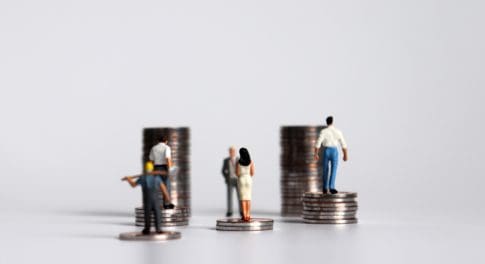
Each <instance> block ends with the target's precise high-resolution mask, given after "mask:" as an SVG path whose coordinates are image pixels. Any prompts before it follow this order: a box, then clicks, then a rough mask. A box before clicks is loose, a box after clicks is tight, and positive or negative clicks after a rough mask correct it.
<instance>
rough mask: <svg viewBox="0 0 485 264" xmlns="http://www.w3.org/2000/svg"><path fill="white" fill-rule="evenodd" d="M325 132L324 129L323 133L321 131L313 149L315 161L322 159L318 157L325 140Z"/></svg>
mask: <svg viewBox="0 0 485 264" xmlns="http://www.w3.org/2000/svg"><path fill="white" fill-rule="evenodd" d="M323 132H324V131H323V129H322V131H320V135H319V136H318V139H317V142H316V143H315V148H314V149H313V158H314V159H315V160H318V159H320V157H319V156H318V153H320V147H321V146H322V143H323V140H324V138H325V136H324V133H323Z"/></svg>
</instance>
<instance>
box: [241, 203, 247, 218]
mask: <svg viewBox="0 0 485 264" xmlns="http://www.w3.org/2000/svg"><path fill="white" fill-rule="evenodd" d="M241 206H242V211H243V216H242V220H246V217H247V207H246V201H241Z"/></svg>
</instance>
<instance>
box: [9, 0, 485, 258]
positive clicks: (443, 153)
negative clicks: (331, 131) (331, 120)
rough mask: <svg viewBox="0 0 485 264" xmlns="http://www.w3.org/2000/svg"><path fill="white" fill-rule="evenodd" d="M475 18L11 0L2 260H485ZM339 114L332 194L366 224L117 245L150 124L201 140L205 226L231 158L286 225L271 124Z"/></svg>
mask: <svg viewBox="0 0 485 264" xmlns="http://www.w3.org/2000/svg"><path fill="white" fill-rule="evenodd" d="M484 12H485V2H484V1H480V0H477V1H473V0H468V1H462V0H460V1H458V0H443V1H436V0H410V1H398V0H369V1H361V0H344V1H326V0H315V1H313V0H291V1H290V0H248V1H222V0H208V1H198V0H187V1H184V0H181V1H152V0H146V1H145V0H143V1H124V0H121V1H120V0H116V1H115V0H95V1H94V0H86V1H66V0H47V1H33V0H25V1H1V2H0V126H1V129H0V172H1V173H2V178H1V179H2V180H1V190H0V208H6V209H5V210H2V211H1V214H0V217H1V219H2V220H1V221H2V226H1V230H2V234H5V235H2V237H1V238H0V239H1V248H0V252H1V254H0V258H1V260H2V264H3V263H5V261H4V260H8V261H7V263H8V264H10V263H22V262H23V263H32V262H34V261H36V260H46V261H48V260H49V262H50V263H64V261H62V262H61V260H68V259H69V260H70V261H69V262H72V261H79V262H82V261H81V260H85V259H95V258H99V259H102V260H105V261H106V262H108V261H109V262H112V260H117V261H119V262H123V261H125V262H132V263H133V262H135V261H136V260H138V258H142V259H143V260H146V262H150V260H151V259H150V258H155V260H157V259H156V258H160V259H159V260H160V262H162V261H163V259H162V258H161V256H162V255H158V254H162V253H163V254H164V255H166V256H169V257H168V258H167V259H172V258H174V257H175V256H179V257H181V258H184V259H186V260H187V261H188V260H189V259H191V260H192V261H191V262H194V261H200V258H198V257H200V256H201V255H205V256H206V258H208V259H209V258H211V255H214V254H209V253H213V252H217V255H216V256H215V257H212V258H217V259H222V260H227V259H236V260H239V261H242V260H241V259H240V258H238V256H239V255H240V254H243V253H242V252H250V254H249V256H251V258H253V257H254V256H258V257H261V258H263V259H272V260H275V261H277V260H281V262H291V261H292V260H294V259H296V258H297V257H298V256H302V255H305V253H307V252H303V253H301V250H300V249H301V248H303V247H304V246H305V245H309V246H310V247H312V248H314V249H318V250H319V251H318V253H314V254H313V255H307V257H308V258H311V259H312V260H313V261H323V259H324V258H325V257H327V258H332V259H336V258H337V256H338V257H339V258H341V259H343V260H349V262H357V261H358V260H359V261H360V260H362V261H363V262H370V261H372V260H382V262H384V261H386V262H387V263H388V262H389V261H387V260H392V262H393V263H394V262H398V261H402V262H404V261H405V260H409V259H411V260H416V261H419V260H430V259H432V258H436V259H440V260H442V261H450V262H451V261H453V260H456V261H459V260H461V259H460V258H462V260H480V255H479V253H478V251H477V246H476V245H479V244H483V240H484V239H483V237H484V236H483V226H481V225H478V226H477V225H476V223H478V221H477V219H479V220H483V218H484V217H485V212H484V209H483V201H484V200H485V195H484V193H483V191H482V189H483V185H484V183H485V180H484V179H485V178H484V177H483V171H485V163H484V162H483V157H485V137H484V136H483V135H484V134H485V129H484V125H483V121H482V120H483V116H485V111H484V109H485V108H484V107H483V98H485V95H484V93H485V92H484V89H483V87H485V75H484V74H483V69H485V49H484V47H485V31H484V30H483V25H485V16H484V15H483V14H484ZM167 109H169V110H167ZM328 114H333V115H334V116H335V125H336V126H337V127H338V128H339V129H341V130H342V132H343V133H344V135H345V136H346V140H347V143H348V145H349V162H347V163H345V164H344V163H341V167H340V168H339V175H338V178H337V181H336V184H337V187H338V189H340V190H348V191H357V192H358V193H359V195H360V198H359V202H360V203H361V204H362V205H363V206H364V207H363V208H362V210H361V212H360V215H361V219H362V221H361V224H359V225H358V227H357V228H355V227H351V228H349V229H345V230H344V231H342V230H340V229H339V230H333V229H332V228H330V227H318V229H320V228H321V229H323V230H319V231H318V232H314V231H312V229H310V230H309V231H307V228H309V227H306V226H305V227H303V226H300V225H294V224H292V225H290V224H278V226H279V227H278V230H276V231H275V232H273V233H271V234H267V233H265V234H261V236H259V235H258V236H253V235H242V234H219V233H214V232H211V231H210V230H207V229H206V228H207V226H210V225H209V224H210V223H213V222H214V221H215V219H212V218H214V217H207V218H203V217H202V218H197V217H198V216H197V214H195V216H196V218H195V219H194V224H195V226H194V228H191V229H188V230H187V231H186V232H184V235H185V236H184V237H185V238H184V239H183V240H181V241H180V242H175V243H174V244H168V245H165V246H164V248H163V250H162V251H161V252H158V251H157V252H155V251H154V249H157V248H158V247H157V246H153V245H148V246H145V245H142V244H140V245H138V244H137V245H134V244H123V243H121V242H119V241H113V239H112V238H113V236H116V235H117V233H119V232H121V231H126V229H131V227H130V226H119V225H114V224H113V223H118V222H123V223H126V222H131V220H130V219H128V218H126V219H125V218H122V219H118V218H117V217H104V216H103V215H104V214H109V212H120V211H121V212H126V211H130V210H131V209H130V210H127V209H126V208H133V207H134V206H137V205H138V204H139V199H140V193H139V190H130V189H129V187H128V186H127V185H126V184H125V183H122V182H120V181H119V179H120V178H121V177H122V176H125V175H127V174H135V173H138V172H139V171H140V170H141V162H140V159H141V136H142V135H141V130H142V128H143V127H152V126H181V125H185V126H190V127H191V129H192V130H191V131H192V156H191V161H192V166H191V168H192V182H191V184H192V201H193V207H194V210H195V211H194V212H195V213H197V210H199V212H201V213H204V209H206V208H207V209H212V210H213V212H218V213H220V214H222V213H223V212H221V211H223V208H224V206H225V200H224V197H225V187H224V184H223V178H222V175H220V169H221V166H222V159H223V158H224V156H226V154H227V148H228V147H229V146H230V145H233V144H235V145H237V146H246V147H247V148H248V149H249V150H250V152H251V154H252V157H253V160H254V161H255V164H256V175H255V178H254V185H253V186H254V188H253V198H254V199H253V202H254V205H255V207H254V208H256V209H260V210H262V209H265V211H270V212H278V211H279V204H280V201H279V197H280V194H279V176H280V172H279V153H280V148H279V127H280V126H281V125H293V124H315V125H316V124H323V122H324V118H325V116H326V115H328ZM208 150H210V151H208ZM68 208H70V209H69V210H68ZM214 209H217V211H216V210H214ZM46 211H48V212H52V211H54V212H59V211H60V212H65V211H68V212H74V213H73V215H71V216H69V214H67V215H65V213H64V215H63V214H62V213H61V216H59V215H58V214H52V213H50V214H45V212H46ZM83 211H87V212H98V213H97V214H100V215H99V216H89V215H87V216H83V215H78V213H76V212H83ZM4 212H7V213H4ZM24 212H29V214H28V215H27V216H28V218H25V219H22V218H21V217H22V214H24ZM423 214H424V215H425V216H422V215H423ZM436 219H440V220H443V219H444V220H443V221H445V222H444V223H441V222H437V221H435V220H436ZM475 221H477V222H475ZM312 228H317V227H312ZM290 232H291V233H290ZM293 238H295V239H296V241H298V242H299V243H293V241H294V240H292V239H293ZM322 238H323V240H320V239H322ZM205 240H208V241H209V242H208V243H204V241H205ZM225 241H227V242H225ZM318 241H320V242H318ZM319 243H321V244H319ZM343 244H347V245H349V244H350V245H351V247H352V249H351V251H352V252H354V254H346V252H347V251H346V250H348V249H346V248H345V247H343V246H342V245H343ZM325 246H326V247H325ZM267 248H272V249H277V251H276V252H271V254H269V253H266V254H263V253H265V251H264V250H265V249H267ZM167 249H169V250H168V252H167ZM182 249H183V250H185V251H183V250H182ZM187 250H188V251H189V252H190V253H185V252H186V251H187ZM207 252H208V253H207ZM143 253H146V254H143ZM310 256H311V257H310ZM446 256H448V257H446ZM196 258H198V259H196ZM252 260H254V259H252ZM476 262H478V261H476Z"/></svg>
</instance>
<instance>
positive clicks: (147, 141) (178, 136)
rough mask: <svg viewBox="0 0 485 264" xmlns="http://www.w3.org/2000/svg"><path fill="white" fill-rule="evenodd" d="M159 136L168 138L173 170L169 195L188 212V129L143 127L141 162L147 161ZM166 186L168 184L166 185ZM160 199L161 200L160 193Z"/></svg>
mask: <svg viewBox="0 0 485 264" xmlns="http://www.w3.org/2000/svg"><path fill="white" fill-rule="evenodd" d="M161 136H166V137H167V138H168V145H169V146H170V148H171V154H172V162H173V166H174V168H176V169H175V170H173V171H171V172H170V181H171V183H170V187H169V188H170V197H171V199H172V203H173V204H175V206H176V207H182V208H184V210H187V211H188V213H189V214H190V129H189V128H187V127H181V128H170V127H162V128H145V129H143V149H142V150H143V156H142V164H145V162H147V161H148V157H149V155H150V150H151V149H152V147H153V146H155V145H156V144H158V143H159V139H160V137H161ZM167 187H168V186H167ZM160 199H161V200H163V198H162V195H161V194H160Z"/></svg>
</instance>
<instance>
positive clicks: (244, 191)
mask: <svg viewBox="0 0 485 264" xmlns="http://www.w3.org/2000/svg"><path fill="white" fill-rule="evenodd" d="M236 175H237V177H238V179H237V187H238V189H239V200H240V201H241V208H242V213H243V216H242V220H243V221H245V222H249V221H250V220H251V215H250V211H251V192H252V181H253V179H252V177H253V175H254V162H253V161H251V156H250V155H249V151H248V150H247V149H246V148H240V149H239V161H238V162H237V165H236Z"/></svg>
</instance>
